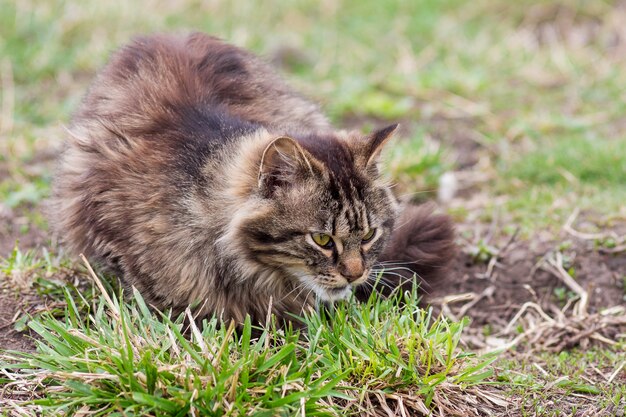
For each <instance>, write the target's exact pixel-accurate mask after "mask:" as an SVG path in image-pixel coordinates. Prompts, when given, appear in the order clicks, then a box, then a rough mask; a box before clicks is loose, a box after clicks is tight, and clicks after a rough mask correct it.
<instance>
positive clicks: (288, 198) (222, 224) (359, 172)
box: [52, 33, 453, 322]
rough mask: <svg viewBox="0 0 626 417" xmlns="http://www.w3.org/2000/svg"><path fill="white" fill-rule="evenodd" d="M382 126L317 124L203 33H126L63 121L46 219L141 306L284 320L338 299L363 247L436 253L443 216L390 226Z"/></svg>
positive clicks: (415, 214) (447, 234) (410, 216)
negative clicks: (323, 240)
mask: <svg viewBox="0 0 626 417" xmlns="http://www.w3.org/2000/svg"><path fill="white" fill-rule="evenodd" d="M394 130H395V126H390V127H388V128H385V129H381V130H379V131H376V132H374V133H372V134H370V135H367V136H363V135H361V134H359V133H357V132H343V131H339V132H337V131H335V130H333V129H332V127H331V126H330V124H329V123H328V121H327V120H326V118H325V117H324V116H323V115H322V114H321V113H320V111H319V109H318V108H317V107H316V106H315V105H313V104H311V103H310V102H308V101H307V100H305V99H303V98H302V97H300V96H299V95H297V94H296V93H294V92H292V91H291V90H290V89H289V88H288V87H286V86H285V84H283V82H282V81H281V80H280V79H279V78H278V77H277V76H276V75H275V73H274V71H273V70H272V69H271V68H270V67H268V66H267V65H266V64H264V63H263V62H262V61H260V60H259V59H257V58H256V57H255V56H253V55H252V54H250V53H249V52H246V51H244V50H241V49H239V48H236V47H233V46H231V45H228V44H226V43H224V42H222V41H220V40H218V39H216V38H212V37H209V36H206V35H204V34H200V33H195V34H191V35H187V36H170V35H154V36H150V37H143V38H138V39H136V40H135V41H134V42H132V43H131V44H130V45H128V46H126V47H125V48H122V49H121V50H120V51H118V52H117V53H115V54H114V55H113V57H112V58H111V60H110V62H109V64H108V65H107V66H106V67H105V68H104V69H103V71H102V72H101V73H100V74H99V75H98V77H97V78H96V80H95V82H94V83H93V84H92V86H91V88H90V90H89V91H88V93H87V95H86V97H85V99H84V100H83V103H82V105H81V106H80V108H79V110H78V111H77V113H76V115H75V117H74V119H73V122H72V125H71V127H70V129H69V133H70V134H69V137H68V139H67V143H66V147H65V150H64V152H63V154H62V157H61V160H60V164H59V169H58V172H57V175H56V178H55V181H54V195H53V201H52V224H53V226H54V228H55V231H56V233H57V234H58V235H59V237H60V238H61V240H62V241H63V242H64V243H65V245H66V247H67V248H68V249H69V250H70V251H71V252H74V253H80V252H82V253H84V254H85V255H86V256H87V257H88V258H90V259H92V260H95V261H97V262H99V263H100V264H101V265H103V266H105V267H107V268H108V269H110V270H112V271H113V272H114V273H116V274H118V275H119V276H121V277H122V278H123V280H124V282H125V284H126V285H128V286H135V287H137V288H138V289H139V290H140V291H141V293H142V294H143V296H144V298H146V300H147V301H148V302H149V303H150V304H152V305H154V306H155V307H157V308H160V309H164V308H172V309H173V310H174V311H175V312H180V311H182V310H183V309H184V308H186V307H187V306H189V305H190V304H195V305H197V307H196V309H197V311H196V313H197V314H199V315H200V316H205V315H211V314H218V315H219V316H221V317H222V319H225V320H230V319H234V320H236V321H238V322H241V321H242V320H243V319H244V318H245V315H246V314H250V315H251V316H252V318H253V320H261V319H262V318H263V317H265V315H266V313H267V309H268V306H270V305H272V309H273V312H274V313H276V314H278V315H280V316H282V317H288V316H289V315H290V314H298V313H300V312H301V311H302V310H303V309H304V308H307V307H308V306H310V305H312V303H313V302H314V299H315V298H316V297H317V298H318V299H322V300H325V301H333V300H336V299H339V298H344V297H346V296H347V295H349V294H350V293H351V292H352V290H353V288H355V287H358V286H361V285H363V284H365V283H367V282H368V281H369V280H371V279H372V278H373V276H374V275H375V272H376V265H377V264H378V262H379V260H382V261H383V265H384V261H388V262H394V263H397V265H396V267H397V266H398V265H400V263H402V265H403V266H408V267H409V268H410V273H411V274H412V273H417V274H418V275H419V276H421V277H423V278H428V277H429V276H432V275H433V273H434V272H436V271H437V270H438V269H439V268H440V267H443V266H444V265H445V264H446V263H447V261H448V259H449V257H450V250H451V248H452V238H453V236H452V232H451V226H450V223H449V222H448V220H447V219H446V218H444V217H441V216H434V215H432V214H430V213H427V212H425V211H423V210H422V209H418V208H409V209H407V210H406V211H404V213H402V214H401V215H400V221H399V223H398V227H397V228H396V229H395V231H394V221H395V219H396V217H397V216H398V212H399V206H398V203H397V201H396V199H395V197H394V196H393V195H392V193H391V191H390V189H389V187H388V186H387V184H386V183H385V182H384V181H383V180H381V179H380V178H379V173H378V169H377V159H378V155H379V153H380V150H381V148H382V147H383V146H384V144H385V143H386V142H387V140H388V139H389V138H390V137H391V136H392V134H393V131H394ZM371 230H374V232H375V233H373V237H372V238H371V240H367V239H364V237H365V236H366V235H367V234H368V232H370V231H371ZM392 232H393V235H392ZM315 233H325V234H328V235H329V236H332V239H333V242H335V244H334V246H333V247H330V248H325V247H321V246H320V245H319V244H317V243H315V241H314V239H313V236H314V235H313V234H315ZM381 254H382V258H381ZM404 275H406V274H404ZM406 276H408V275H406ZM396 277H397V275H396V273H395V272H393V270H392V269H390V274H389V275H388V276H387V277H386V278H388V279H389V280H394V279H395V278H396ZM389 282H390V284H389V285H397V284H399V283H398V282H397V281H389ZM270 300H271V302H270Z"/></svg>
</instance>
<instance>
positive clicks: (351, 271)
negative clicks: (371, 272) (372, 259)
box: [338, 257, 365, 282]
mask: <svg viewBox="0 0 626 417" xmlns="http://www.w3.org/2000/svg"><path fill="white" fill-rule="evenodd" d="M338 269H339V273H340V274H341V275H342V276H343V277H344V278H345V279H346V280H348V282H354V281H356V280H357V279H359V278H361V277H362V276H363V272H365V267H364V265H363V259H361V258H360V257H357V258H349V259H346V260H345V261H343V262H341V263H340V264H339V268H338Z"/></svg>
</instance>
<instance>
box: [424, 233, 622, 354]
mask: <svg viewBox="0 0 626 417" xmlns="http://www.w3.org/2000/svg"><path fill="white" fill-rule="evenodd" d="M567 229H568V230H566V231H564V232H563V233H562V234H561V236H556V237H553V236H536V237H535V238H533V239H530V240H521V239H519V240H518V239H517V238H516V236H512V237H511V236H508V237H507V236H502V237H500V238H492V239H493V241H492V242H481V243H477V242H465V243H464V244H463V247H462V248H461V249H462V251H461V253H460V255H459V256H458V257H457V259H456V260H455V262H454V264H453V268H452V272H451V273H450V274H449V275H448V276H447V277H446V278H445V279H444V280H441V281H439V282H436V283H430V285H429V287H427V288H425V289H424V290H425V292H426V294H425V300H426V301H427V302H428V303H430V304H432V305H434V306H436V307H439V308H440V309H441V310H442V311H443V312H444V313H445V314H447V315H449V316H451V317H455V318H460V317H462V316H468V317H469V318H470V319H471V327H473V328H475V329H480V330H482V332H483V333H485V334H493V333H497V332H498V331H503V330H505V329H507V330H508V331H510V330H511V326H513V325H515V323H513V321H515V320H516V316H518V317H517V318H519V316H520V314H523V313H520V311H522V310H535V312H536V313H537V314H538V316H539V317H543V318H546V317H552V318H555V317H556V318H558V317H560V316H573V315H576V314H578V315H579V316H581V314H582V313H583V311H582V310H581V309H584V314H585V317H590V316H593V315H600V314H604V313H603V312H605V311H606V310H607V308H610V307H615V308H616V309H618V310H619V309H620V308H622V309H624V308H626V288H624V284H625V282H624V280H625V277H626V249H625V248H624V247H623V246H620V245H623V243H624V242H623V240H624V236H626V235H624V234H623V233H622V234H620V232H623V231H624V230H626V225H617V226H615V228H614V229H613V230H604V231H603V232H602V233H597V234H586V233H580V232H577V231H576V230H574V229H573V228H572V227H571V225H570V226H567ZM610 236H615V239H617V244H615V239H614V240H613V244H612V245H609V246H603V244H602V243H598V242H604V241H606V239H607V238H608V237H610ZM620 239H621V240H622V242H621V244H620ZM568 276H569V277H570V278H568ZM618 310H616V311H618ZM581 317H582V316H581ZM624 324H625V325H626V322H625V323H624ZM603 326H605V325H603ZM619 328H620V326H617V327H616V328H615V329H614V330H615V331H617V330H618V329H619ZM474 341H475V342H476V343H477V344H479V345H480V344H483V343H486V342H485V341H484V340H482V341H481V340H476V339H475V340H474ZM581 341H582V339H580V340H578V341H577V342H581ZM576 344H577V343H576ZM485 346H487V345H486V344H483V345H482V346H479V347H485ZM566 347H571V346H561V348H566Z"/></svg>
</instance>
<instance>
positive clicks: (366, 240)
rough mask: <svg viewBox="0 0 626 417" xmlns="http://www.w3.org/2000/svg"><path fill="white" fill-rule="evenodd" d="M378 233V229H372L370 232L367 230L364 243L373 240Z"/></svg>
mask: <svg viewBox="0 0 626 417" xmlns="http://www.w3.org/2000/svg"><path fill="white" fill-rule="evenodd" d="M375 234H376V229H370V231H369V232H367V234H366V235H365V236H363V240H362V242H363V243H367V242H369V241H370V240H372V238H373V237H374V235H375Z"/></svg>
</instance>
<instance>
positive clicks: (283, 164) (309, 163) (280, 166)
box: [259, 136, 319, 197]
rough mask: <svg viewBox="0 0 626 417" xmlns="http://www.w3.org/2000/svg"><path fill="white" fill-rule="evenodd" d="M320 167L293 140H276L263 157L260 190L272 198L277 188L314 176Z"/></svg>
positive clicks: (284, 138)
mask: <svg viewBox="0 0 626 417" xmlns="http://www.w3.org/2000/svg"><path fill="white" fill-rule="evenodd" d="M318 165H319V162H317V160H316V159H315V158H314V157H313V156H312V155H311V154H310V153H309V152H307V151H306V150H304V149H303V148H302V146H300V145H299V144H298V143H297V142H296V141H295V140H293V139H292V138H290V137H286V136H281V137H279V138H276V139H274V140H273V141H272V142H271V143H270V144H269V145H267V147H266V148H265V150H264V151H263V156H262V157H261V164H260V167H259V190H260V192H261V194H263V195H264V196H267V197H270V196H271V195H273V194H274V192H275V191H276V189H277V188H279V187H284V186H287V185H291V184H294V183H295V182H296V181H297V180H298V179H299V178H304V177H305V176H308V175H311V174H314V173H315V170H316V169H318Z"/></svg>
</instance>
